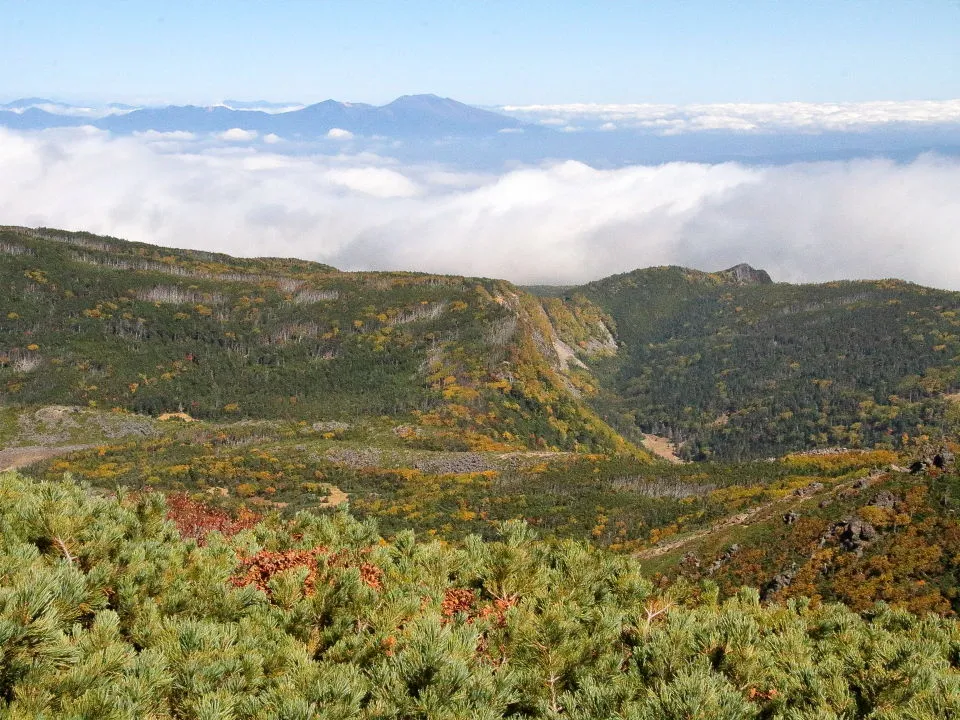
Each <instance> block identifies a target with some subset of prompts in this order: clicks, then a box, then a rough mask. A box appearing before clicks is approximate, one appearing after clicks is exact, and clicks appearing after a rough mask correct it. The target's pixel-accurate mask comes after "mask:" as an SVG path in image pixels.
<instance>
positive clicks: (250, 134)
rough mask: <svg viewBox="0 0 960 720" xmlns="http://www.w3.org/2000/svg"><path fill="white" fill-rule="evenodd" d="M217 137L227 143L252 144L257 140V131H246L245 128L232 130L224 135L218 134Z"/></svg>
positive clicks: (226, 131)
mask: <svg viewBox="0 0 960 720" xmlns="http://www.w3.org/2000/svg"><path fill="white" fill-rule="evenodd" d="M217 137H218V138H220V139H221V140H226V141H227V142H250V141H251V140H255V139H256V137H257V131H256V130H244V129H243V128H230V129H229V130H225V131H223V132H222V133H218V134H217Z"/></svg>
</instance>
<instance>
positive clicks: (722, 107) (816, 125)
mask: <svg viewBox="0 0 960 720" xmlns="http://www.w3.org/2000/svg"><path fill="white" fill-rule="evenodd" d="M498 109H499V110H500V111H501V112H504V113H506V114H508V115H512V116H513V117H517V118H520V119H522V120H526V121H527V122H533V123H540V124H541V125H547V126H561V127H562V126H565V125H573V126H579V125H583V126H586V127H590V128H599V129H607V126H609V125H615V126H616V127H620V128H632V129H636V130H646V131H649V132H654V133H658V134H662V135H677V134H680V133H687V132H704V131H710V130H726V131H739V132H824V131H863V130H869V129H872V128H880V127H883V126H902V125H908V126H911V125H913V126H916V125H919V126H929V125H953V124H960V100H929V101H923V100H918V101H878V102H859V103H803V102H787V103H723V104H711V105H658V104H640V103H638V104H628V105H603V104H586V103H580V104H570V105H505V106H503V107H500V108H498Z"/></svg>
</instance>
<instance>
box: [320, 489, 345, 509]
mask: <svg viewBox="0 0 960 720" xmlns="http://www.w3.org/2000/svg"><path fill="white" fill-rule="evenodd" d="M349 499H350V497H349V496H348V495H347V494H346V493H345V492H344V491H343V490H341V489H340V488H338V487H337V486H336V485H328V486H327V499H326V500H324V501H323V502H322V503H320V504H321V505H322V506H323V507H336V506H337V505H340V504H341V503H345V502H346V501H347V500H349Z"/></svg>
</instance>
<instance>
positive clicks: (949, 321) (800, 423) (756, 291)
mask: <svg viewBox="0 0 960 720" xmlns="http://www.w3.org/2000/svg"><path fill="white" fill-rule="evenodd" d="M539 292H543V290H542V289H541V290H540V291H539ZM553 294H559V295H560V300H561V301H562V303H563V305H564V306H565V307H567V308H569V309H573V310H577V308H581V310H579V312H583V310H582V308H586V307H588V306H590V305H593V306H595V307H596V311H595V312H598V313H602V314H604V315H605V316H607V317H608V318H609V323H610V325H611V329H612V330H613V331H614V333H615V335H616V340H617V343H618V345H619V348H618V351H617V352H616V353H615V354H612V355H611V356H610V357H608V358H606V359H599V360H598V361H596V362H592V363H591V362H590V361H589V360H587V358H586V357H583V359H585V360H586V361H587V362H588V363H589V364H590V365H591V368H592V369H593V370H594V373H595V375H596V377H597V378H598V381H599V384H600V386H601V388H602V392H601V395H600V397H599V398H598V399H597V401H596V402H595V406H596V407H597V408H599V409H600V410H601V414H602V415H603V416H604V417H606V418H607V419H608V420H609V421H610V422H612V423H614V425H615V426H616V427H617V428H619V429H620V430H621V431H623V432H625V433H627V434H628V435H632V436H636V433H637V432H638V431H642V432H648V433H656V434H659V435H665V436H668V437H669V438H670V439H671V440H672V441H674V442H676V443H677V444H679V445H680V446H681V449H682V454H683V455H684V456H685V457H687V458H691V459H703V458H710V457H715V458H718V459H720V458H725V459H738V458H750V457H763V456H771V455H780V454H783V453H784V452H788V451H791V450H798V449H803V448H808V447H819V446H829V445H849V446H864V447H872V446H874V445H877V444H879V445H881V446H884V447H895V446H899V444H900V443H901V442H902V436H903V435H904V434H907V435H910V436H918V435H923V434H925V433H928V432H938V431H940V430H941V429H942V428H943V427H944V424H945V422H946V420H947V419H948V417H949V416H951V415H955V412H954V411H953V410H952V409H951V408H952V403H951V401H950V400H949V399H948V396H949V394H950V393H952V392H954V391H955V390H956V389H957V388H958V387H960V294H958V293H955V292H949V291H944V290H934V289H930V288H924V287H921V286H918V285H913V284H911V283H906V282H903V281H899V280H880V281H861V282H831V283H825V284H821V285H789V284H786V283H772V282H771V281H770V278H769V276H767V274H766V273H764V272H763V271H756V270H753V269H752V268H749V266H737V267H735V268H731V269H730V270H727V271H723V272H720V273H703V272H699V271H696V270H689V269H686V268H679V267H662V268H650V269H645V270H637V271H635V272H631V273H626V274H624V275H616V276H613V277H610V278H606V279H603V280H599V281H597V282H593V283H589V284H587V285H584V286H582V287H579V288H567V289H564V290H563V291H561V292H559V293H553ZM554 302H556V300H555V301H554ZM580 350H581V353H582V352H583V350H584V349H583V347H581V348H580Z"/></svg>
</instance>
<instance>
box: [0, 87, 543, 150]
mask: <svg viewBox="0 0 960 720" xmlns="http://www.w3.org/2000/svg"><path fill="white" fill-rule="evenodd" d="M254 108H255V109H254ZM288 108H293V109H288ZM79 125H92V126H94V127H97V128H100V129H102V130H109V131H110V132H114V133H119V134H130V133H135V132H146V131H150V130H154V131H157V132H173V131H188V132H197V133H211V132H224V131H226V130H231V129H234V128H240V129H242V130H247V131H256V132H258V133H261V134H269V133H275V134H277V135H280V136H281V137H288V138H298V139H314V138H318V137H323V136H325V135H326V134H327V133H329V132H330V131H331V130H333V129H335V128H336V129H340V130H346V131H348V132H350V133H354V134H356V135H364V136H372V135H382V136H387V137H397V138H403V137H437V136H441V137H442V136H452V137H478V136H481V137H482V136H489V135H496V134H497V133H499V132H504V131H507V132H510V131H513V132H516V131H518V130H522V129H525V128H531V129H533V128H535V126H531V125H527V124H526V123H524V122H522V121H520V120H517V119H514V118H510V117H507V116H505V115H500V114H498V113H495V112H491V111H489V110H481V109H480V108H475V107H472V106H470V105H466V104H464V103H461V102H457V101H456V100H452V99H450V98H441V97H438V96H436V95H404V96H403V97H399V98H397V99H396V100H394V101H393V102H391V103H389V104H387V105H381V106H376V105H367V104H365V103H346V102H337V101H336V100H325V101H323V102H320V103H316V104H314V105H308V106H306V107H298V106H297V105H296V104H294V103H289V104H286V103H259V102H250V103H248V102H236V101H228V102H227V103H225V104H222V105H214V106H196V105H168V106H165V107H143V108H131V107H130V106H121V105H117V104H112V105H110V106H107V107H105V108H101V109H93V108H85V107H78V106H70V105H64V104H63V103H57V102H54V101H52V100H47V99H45V98H23V99H20V100H14V101H13V102H9V103H6V104H5V105H0V127H9V128H14V129H17V130H43V129H47V128H52V127H71V126H79ZM536 129H537V130H538V131H541V132H543V130H542V129H540V128H536Z"/></svg>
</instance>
